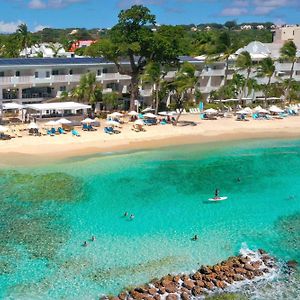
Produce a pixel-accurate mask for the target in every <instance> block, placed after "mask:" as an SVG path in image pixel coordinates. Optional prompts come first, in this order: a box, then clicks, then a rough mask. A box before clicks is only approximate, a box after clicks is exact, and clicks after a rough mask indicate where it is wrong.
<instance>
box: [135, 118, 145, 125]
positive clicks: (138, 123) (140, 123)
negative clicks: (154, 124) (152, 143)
mask: <svg viewBox="0 0 300 300" xmlns="http://www.w3.org/2000/svg"><path fill="white" fill-rule="evenodd" d="M134 124H136V125H145V124H144V122H143V120H141V119H138V120H136V121H135V122H134Z"/></svg>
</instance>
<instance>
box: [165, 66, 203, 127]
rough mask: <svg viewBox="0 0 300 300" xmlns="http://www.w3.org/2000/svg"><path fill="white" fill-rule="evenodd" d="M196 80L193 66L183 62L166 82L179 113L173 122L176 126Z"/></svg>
mask: <svg viewBox="0 0 300 300" xmlns="http://www.w3.org/2000/svg"><path fill="white" fill-rule="evenodd" d="M197 81H198V78H197V77H196V76H195V67H194V66H193V65H192V64H190V63H183V64H182V65H181V66H180V69H179V71H178V72H177V74H176V76H175V79H174V80H173V81H172V82H170V83H169V84H168V86H169V90H170V91H171V92H173V94H174V97H175V101H176V106H177V107H178V108H179V114H178V115H177V118H176V120H175V122H174V125H175V126H176V125H177V123H178V120H179V118H180V116H181V114H182V112H183V109H184V103H185V102H186V101H188V100H190V99H191V95H192V93H193V89H194V88H195V85H196V83H197Z"/></svg>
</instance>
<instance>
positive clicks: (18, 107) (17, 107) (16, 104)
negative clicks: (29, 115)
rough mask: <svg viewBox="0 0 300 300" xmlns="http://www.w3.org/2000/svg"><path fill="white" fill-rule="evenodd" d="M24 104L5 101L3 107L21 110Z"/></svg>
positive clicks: (4, 108)
mask: <svg viewBox="0 0 300 300" xmlns="http://www.w3.org/2000/svg"><path fill="white" fill-rule="evenodd" d="M23 107H24V106H23V105H21V104H18V103H14V102H12V103H3V105H2V109H3V110H19V109H22V108H23Z"/></svg>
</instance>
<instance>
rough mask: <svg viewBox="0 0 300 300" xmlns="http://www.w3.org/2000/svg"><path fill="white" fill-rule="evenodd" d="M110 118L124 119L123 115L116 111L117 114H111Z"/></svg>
mask: <svg viewBox="0 0 300 300" xmlns="http://www.w3.org/2000/svg"><path fill="white" fill-rule="evenodd" d="M110 116H112V117H123V114H121V113H119V112H117V111H115V112H113V113H112V114H110Z"/></svg>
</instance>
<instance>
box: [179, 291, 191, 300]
mask: <svg viewBox="0 0 300 300" xmlns="http://www.w3.org/2000/svg"><path fill="white" fill-rule="evenodd" d="M180 297H181V299H182V300H190V295H189V294H188V293H186V292H183V293H182V294H181V295H180Z"/></svg>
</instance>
